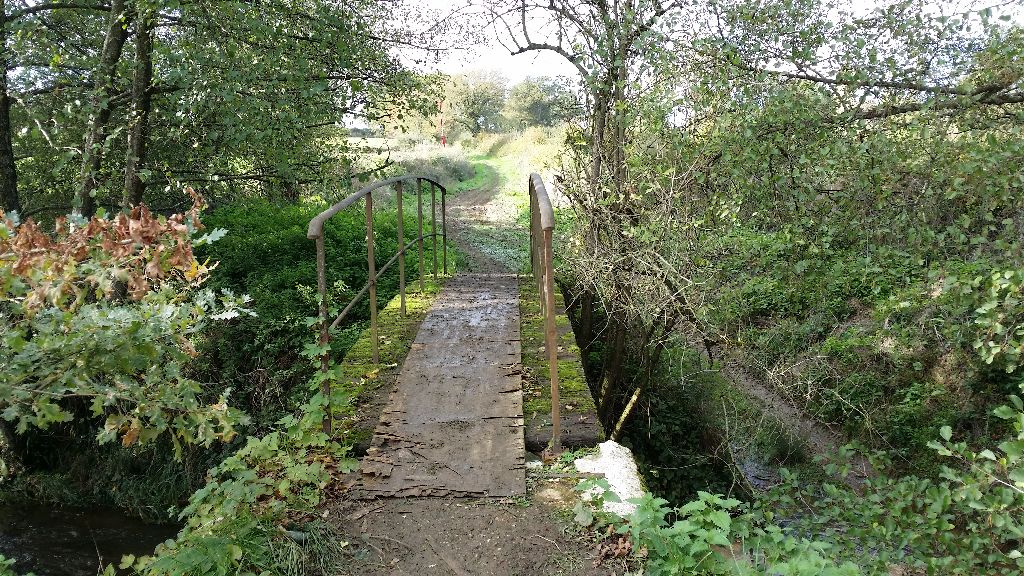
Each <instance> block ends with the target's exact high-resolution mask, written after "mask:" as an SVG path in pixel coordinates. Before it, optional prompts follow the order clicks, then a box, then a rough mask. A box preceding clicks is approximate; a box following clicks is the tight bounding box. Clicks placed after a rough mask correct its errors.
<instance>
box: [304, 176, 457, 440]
mask: <svg viewBox="0 0 1024 576" xmlns="http://www.w3.org/2000/svg"><path fill="white" fill-rule="evenodd" d="M409 181H413V182H415V186H416V224H417V228H418V233H417V235H416V238H415V239H414V240H413V241H411V242H408V243H406V242H405V229H404V225H405V220H404V217H403V212H402V201H403V196H404V192H405V183H406V182H409ZM424 183H427V184H429V185H430V234H427V235H424V234H423V184H424ZM382 188H384V189H388V190H390V189H393V190H394V191H395V201H396V207H397V213H398V247H399V248H398V252H397V253H396V254H395V255H394V256H392V257H391V259H390V260H388V261H387V263H386V264H384V266H382V267H381V268H380V270H377V269H376V266H377V263H376V260H375V257H374V246H373V193H374V192H376V191H377V190H380V189H382ZM439 189H440V191H441V233H440V234H438V233H437V191H438V190H439ZM447 195H448V190H447V189H446V188H445V187H444V186H442V185H441V184H440V183H439V182H437V181H435V180H433V179H431V178H427V177H426V176H419V175H415V174H408V175H405V176H397V177H394V178H387V179H385V180H378V181H376V182H373V183H371V184H368V185H366V186H364V187H363V188H361V189H360V190H359V191H357V192H355V193H354V194H352V195H350V196H348V197H347V198H345V199H344V200H342V201H341V202H338V203H337V204H335V205H333V206H331V207H330V208H328V209H327V210H324V211H323V212H321V213H320V214H318V215H317V216H316V217H314V218H313V219H312V220H310V221H309V229H308V230H307V232H306V237H307V238H309V239H310V240H313V241H315V242H316V284H317V290H318V291H319V293H320V346H321V347H322V348H324V350H325V351H324V352H323V353H322V354H321V355H320V370H321V372H322V374H323V381H322V382H321V385H320V386H321V392H322V393H323V397H324V402H325V403H326V405H325V408H326V414H325V415H324V422H323V431H324V432H325V433H327V434H330V433H331V407H330V397H331V381H330V378H328V376H327V373H328V371H329V366H330V359H329V353H328V352H327V351H326V350H327V348H328V345H329V344H330V342H331V330H333V329H335V328H337V327H338V324H340V323H341V321H342V319H344V318H345V316H346V315H348V313H349V312H350V311H352V309H353V308H354V307H355V305H356V303H357V302H359V301H360V300H361V299H362V298H363V296H366V295H367V294H369V295H370V298H369V300H370V338H371V339H372V341H373V344H372V352H373V362H374V363H378V362H380V343H379V338H378V335H377V280H378V279H380V277H381V275H383V274H384V272H386V271H387V270H388V269H389V268H390V267H391V266H392V265H394V264H395V262H398V293H399V295H400V298H401V301H400V302H401V304H400V310H401V314H402V316H405V314H406V308H405V253H406V251H407V250H409V248H412V247H413V246H414V245H418V247H419V270H420V292H423V291H424V290H425V289H426V265H425V264H426V263H425V259H424V256H423V241H424V240H425V239H426V238H432V239H433V242H432V244H433V247H432V248H433V264H434V266H433V268H434V272H433V276H434V278H435V279H437V237H438V236H440V237H441V262H442V268H443V271H444V274H448V217H447V202H446V198H447ZM359 200H363V202H364V209H365V213H366V262H367V267H368V277H369V279H368V280H367V282H366V285H365V286H363V288H362V290H360V291H359V292H358V293H357V294H356V295H355V297H353V298H352V300H351V301H349V303H348V305H347V306H345V308H344V310H342V311H341V313H340V314H338V316H337V318H335V319H334V321H333V322H331V321H330V315H329V312H328V308H329V307H328V305H327V254H326V250H325V246H324V224H325V223H326V222H327V221H328V220H329V219H330V218H331V217H333V216H335V215H337V214H338V213H340V212H341V211H342V210H345V209H346V208H349V207H350V206H352V205H353V204H355V203H356V202H358V201H359Z"/></svg>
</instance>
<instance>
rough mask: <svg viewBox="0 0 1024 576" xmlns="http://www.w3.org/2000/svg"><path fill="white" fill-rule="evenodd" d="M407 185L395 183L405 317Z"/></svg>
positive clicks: (400, 282) (400, 290) (400, 283)
mask: <svg viewBox="0 0 1024 576" xmlns="http://www.w3.org/2000/svg"><path fill="white" fill-rule="evenodd" d="M404 190H405V186H404V183H403V182H402V181H398V183H396V184H395V200H396V202H397V204H398V297H399V299H400V300H399V303H400V304H399V311H400V312H401V314H402V317H403V318H404V317H405V226H404V225H405V221H404V220H403V218H404V217H403V215H402V196H403V195H404Z"/></svg>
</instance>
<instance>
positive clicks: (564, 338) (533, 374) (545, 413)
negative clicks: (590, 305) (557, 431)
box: [519, 276, 604, 452]
mask: <svg viewBox="0 0 1024 576" xmlns="http://www.w3.org/2000/svg"><path fill="white" fill-rule="evenodd" d="M555 309H556V310H557V312H558V315H557V316H556V317H555V325H556V327H557V329H558V383H559V386H558V389H559V400H560V402H559V404H560V406H561V408H562V410H561V414H562V447H563V448H569V449H573V448H583V447H588V446H594V445H596V444H597V443H598V442H600V441H601V440H602V439H603V438H604V434H603V431H602V429H601V424H600V422H599V421H598V418H597V410H596V408H595V407H594V398H593V397H592V396H591V393H590V387H589V386H588V385H587V379H586V376H585V375H584V373H583V364H582V362H581V361H580V349H579V347H578V346H577V345H576V336H575V335H574V334H573V331H572V326H571V325H570V324H569V318H568V317H567V316H566V315H565V302H564V299H563V298H562V294H561V293H560V292H558V291H557V290H556V291H555ZM519 319H520V320H519V321H520V333H521V338H522V348H523V413H524V415H525V417H526V429H525V433H526V449H527V450H530V451H531V452H539V451H541V450H543V449H544V447H546V446H547V444H548V442H549V441H550V440H551V386H550V381H549V380H548V358H547V351H546V348H545V347H544V315H543V314H542V313H541V305H540V294H539V292H538V290H537V283H536V282H535V281H534V279H533V277H532V276H520V277H519Z"/></svg>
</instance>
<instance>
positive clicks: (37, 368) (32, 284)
mask: <svg viewBox="0 0 1024 576" xmlns="http://www.w3.org/2000/svg"><path fill="white" fill-rule="evenodd" d="M200 208H201V203H200V201H199V200H198V199H197V202H196V205H195V206H194V207H193V209H192V210H191V211H190V212H189V213H187V214H179V215H176V216H172V217H170V218H164V217H155V216H153V215H152V214H150V212H149V211H148V210H147V209H146V208H145V207H139V208H136V209H135V210H133V211H132V213H131V214H130V215H128V214H123V213H122V214H119V215H118V216H117V218H115V219H112V220H111V219H107V218H105V217H102V216H97V217H94V218H92V219H91V220H88V221H85V220H75V219H73V220H67V219H59V220H58V221H57V224H56V232H55V233H54V234H53V235H47V234H45V233H43V232H42V231H41V229H40V227H39V226H38V225H37V224H35V223H34V222H32V221H31V220H30V221H28V222H26V223H24V224H20V225H19V224H18V223H17V222H16V221H15V220H13V219H11V218H7V219H5V220H3V224H2V226H0V254H2V264H3V267H2V268H0V286H2V287H3V290H4V298H3V305H2V306H0V315H2V316H3V320H4V322H5V324H6V325H7V327H8V328H7V330H6V332H5V333H4V336H3V340H2V348H0V351H2V354H3V355H2V357H0V371H2V374H3V378H2V383H0V397H2V398H3V401H2V403H0V405H2V407H3V412H2V414H3V419H4V420H6V421H8V422H13V423H15V425H16V426H15V429H16V431H17V432H18V433H19V434H24V433H25V432H26V431H27V430H28V429H29V428H38V429H43V430H45V429H47V428H49V427H51V426H53V425H55V424H62V423H66V422H70V421H72V420H74V419H76V418H81V419H90V418H92V419H95V418H99V417H102V418H103V419H104V424H103V426H102V427H101V428H100V430H99V432H98V434H97V440H98V441H99V442H101V443H104V442H109V441H112V440H115V439H119V440H120V441H121V443H122V444H123V445H124V446H131V445H133V444H135V443H136V442H138V443H147V442H150V441H153V440H155V439H156V438H157V437H159V436H161V435H163V434H165V433H166V434H167V435H168V437H169V438H170V440H171V443H172V445H173V447H174V450H175V453H177V454H180V452H181V449H182V446H183V444H184V445H187V444H194V443H196V444H202V445H205V446H209V445H210V444H211V443H212V442H213V441H214V440H218V439H221V440H230V439H231V438H232V437H233V436H234V435H235V430H234V428H235V426H236V425H238V424H241V423H245V422H246V418H245V417H244V416H243V415H242V414H241V413H240V412H238V411H237V410H235V409H234V408H230V407H229V406H228V405H227V397H228V391H224V392H223V393H222V394H220V395H219V397H218V396H216V395H210V394H208V393H204V391H203V388H202V386H201V385H200V384H199V383H198V382H196V381H194V380H192V379H190V378H189V377H188V376H187V375H186V374H185V366H186V365H187V364H188V363H189V362H190V360H191V358H192V357H193V356H194V355H195V353H196V352H195V348H194V345H193V343H192V341H191V339H192V338H193V337H194V334H195V333H197V332H199V331H200V330H202V329H203V327H204V326H205V325H207V324H208V323H209V322H210V321H212V320H222V319H227V318H231V317H234V316H237V315H239V314H240V313H245V312H246V310H245V309H244V308H243V307H242V306H243V305H244V303H245V302H246V299H245V298H238V297H235V296H233V295H232V294H231V293H223V294H222V295H219V296H218V295H217V294H215V293H214V292H213V291H212V290H203V291H196V290H195V288H197V287H198V286H199V285H201V284H202V282H203V281H204V280H205V279H206V276H207V274H208V272H209V268H208V266H206V265H204V264H202V263H201V262H199V261H198V260H197V259H196V258H195V257H194V255H193V253H192V246H193V244H194V243H195V244H202V243H205V242H209V241H212V240H213V239H215V238H216V237H217V236H219V235H220V234H221V232H219V231H216V230H215V231H213V232H211V233H210V234H207V235H205V236H203V237H202V238H199V239H197V240H193V234H194V232H195V231H197V230H198V229H201V224H200V222H199V220H198V213H199V210H200ZM211 396H212V397H211Z"/></svg>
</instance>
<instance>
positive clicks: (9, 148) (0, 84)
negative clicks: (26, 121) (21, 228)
mask: <svg viewBox="0 0 1024 576" xmlns="http://www.w3.org/2000/svg"><path fill="white" fill-rule="evenodd" d="M9 67H10V61H9V58H8V53H7V3H6V1H5V0H0V72H2V73H3V74H2V76H0V207H2V208H3V209H4V211H6V212H12V211H15V210H21V200H20V199H19V198H18V171H17V167H16V165H15V163H14V145H13V143H12V142H11V98H10V95H9V94H8V93H7V70H8V68H9Z"/></svg>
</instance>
